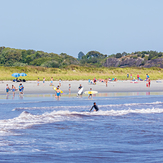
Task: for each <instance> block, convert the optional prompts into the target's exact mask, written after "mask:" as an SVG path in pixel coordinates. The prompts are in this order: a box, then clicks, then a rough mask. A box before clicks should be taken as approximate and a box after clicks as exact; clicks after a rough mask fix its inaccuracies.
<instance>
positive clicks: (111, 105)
mask: <svg viewBox="0 0 163 163" xmlns="http://www.w3.org/2000/svg"><path fill="white" fill-rule="evenodd" d="M158 104H163V102H160V101H156V102H151V103H126V104H109V105H98V106H99V107H122V106H136V105H138V106H140V105H158ZM65 107H66V108H67V109H71V108H74V109H79V108H83V109H87V108H90V106H51V107H20V108H14V109H13V110H12V111H16V110H54V109H62V108H65Z"/></svg>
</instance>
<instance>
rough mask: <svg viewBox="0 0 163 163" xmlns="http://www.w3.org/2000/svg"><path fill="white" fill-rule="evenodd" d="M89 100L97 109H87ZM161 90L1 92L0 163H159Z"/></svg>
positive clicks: (162, 146) (162, 134)
mask: <svg viewBox="0 0 163 163" xmlns="http://www.w3.org/2000/svg"><path fill="white" fill-rule="evenodd" d="M93 102H96V104H97V105H98V107H99V109H100V111H98V112H94V111H93V112H89V110H90V108H91V106H92V105H93ZM162 154H163V93H161V92H160V93H150V92H147V93H119V94H118V93H116V94H115V93H112V94H111V93H110V94H99V95H96V96H93V98H92V99H88V97H87V96H84V97H82V98H80V97H78V98H77V97H76V95H63V96H62V97H61V99H60V100H56V99H55V97H54V96H53V95H48V94H44V95H41V94H39V95H24V96H23V97H21V98H20V97H19V96H18V95H16V96H15V97H12V95H10V96H9V97H7V99H6V96H0V162H11V163H17V162H28V163H29V162H43V163H48V162H59V163H60V162H72V163H73V162H88V163H93V162H111V163H113V162H128V163H131V162H137V163H141V162H148V163H149V162H150V163H153V162H154V163H156V162H160V163H161V162H163V157H162Z"/></svg>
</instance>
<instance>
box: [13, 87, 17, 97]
mask: <svg viewBox="0 0 163 163" xmlns="http://www.w3.org/2000/svg"><path fill="white" fill-rule="evenodd" d="M16 90H17V89H16V88H15V86H14V85H12V93H13V97H14V96H15V91H16Z"/></svg>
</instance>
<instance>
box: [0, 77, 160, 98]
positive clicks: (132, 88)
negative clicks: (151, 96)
mask: <svg viewBox="0 0 163 163" xmlns="http://www.w3.org/2000/svg"><path fill="white" fill-rule="evenodd" d="M146 83H147V82H145V81H138V82H133V81H130V80H125V81H117V82H109V83H108V86H107V87H106V85H105V83H102V82H99V81H98V82H97V84H96V85H92V84H90V83H88V81H62V82H61V88H60V89H61V90H62V91H63V92H64V93H68V92H69V91H68V89H69V84H71V93H77V92H78V87H79V85H80V84H81V85H82V86H83V87H84V91H88V90H89V89H90V88H92V90H94V91H98V92H99V93H110V92H163V81H162V80H159V81H151V86H150V88H149V87H146ZM6 84H8V85H9V87H10V88H11V86H12V85H14V86H15V87H16V88H18V87H19V84H20V82H12V81H0V94H1V95H4V94H6V92H5V88H6ZM22 84H23V86H24V94H48V93H49V94H53V93H54V90H53V87H52V86H49V85H50V81H46V82H45V85H43V82H42V81H40V83H39V86H37V81H27V82H23V83H22ZM53 84H54V86H57V85H58V84H59V82H58V81H54V82H53ZM18 93H19V92H18V91H16V94H18ZM10 94H12V92H11V91H10Z"/></svg>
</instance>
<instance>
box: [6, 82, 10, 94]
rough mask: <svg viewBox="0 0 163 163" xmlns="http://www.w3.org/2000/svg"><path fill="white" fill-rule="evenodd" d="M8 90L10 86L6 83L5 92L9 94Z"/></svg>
mask: <svg viewBox="0 0 163 163" xmlns="http://www.w3.org/2000/svg"><path fill="white" fill-rule="evenodd" d="M9 91H10V88H9V86H8V84H6V94H7V95H9Z"/></svg>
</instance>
